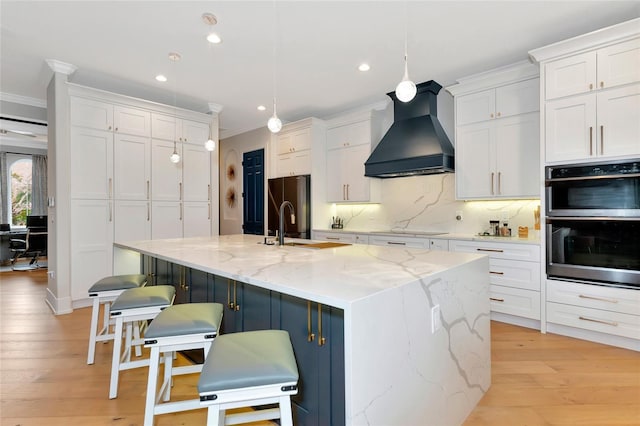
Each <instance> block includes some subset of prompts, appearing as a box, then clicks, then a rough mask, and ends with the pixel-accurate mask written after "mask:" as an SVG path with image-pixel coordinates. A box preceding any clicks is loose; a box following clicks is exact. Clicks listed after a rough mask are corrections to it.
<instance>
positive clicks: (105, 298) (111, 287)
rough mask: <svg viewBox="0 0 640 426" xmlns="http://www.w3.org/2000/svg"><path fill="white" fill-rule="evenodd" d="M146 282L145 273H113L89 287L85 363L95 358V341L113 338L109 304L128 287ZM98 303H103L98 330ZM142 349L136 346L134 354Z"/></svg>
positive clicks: (138, 353)
mask: <svg viewBox="0 0 640 426" xmlns="http://www.w3.org/2000/svg"><path fill="white" fill-rule="evenodd" d="M146 283H147V277H146V275H142V274H131V275H115V276H113V277H106V278H102V279H101V280H99V281H97V282H96V283H95V284H94V285H92V286H91V288H89V297H90V298H91V299H93V309H92V311H91V330H89V352H88V355H87V364H93V363H94V360H95V352H96V343H97V342H106V341H109V340H113V333H111V332H110V331H111V330H110V326H111V325H112V324H113V321H110V311H111V304H112V303H113V301H114V300H116V298H117V297H118V296H120V294H121V293H122V292H123V291H125V290H127V289H130V288H136V287H144V285H145V284H146ZM100 305H103V309H104V311H103V317H102V327H101V328H100V330H98V316H99V312H100ZM136 337H140V336H139V330H138V331H136ZM141 354H142V350H141V349H140V347H139V346H136V355H137V356H140V355H141Z"/></svg>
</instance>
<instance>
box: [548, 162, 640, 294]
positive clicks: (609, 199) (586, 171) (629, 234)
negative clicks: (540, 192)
mask: <svg viewBox="0 0 640 426" xmlns="http://www.w3.org/2000/svg"><path fill="white" fill-rule="evenodd" d="M545 173H546V176H545V186H546V191H545V197H546V198H545V201H546V203H545V204H546V212H545V213H546V241H547V247H546V249H547V276H548V277H549V278H555V279H561V280H570V281H578V282H584V283H587V284H598V285H609V286H616V287H626V288H633V289H637V290H640V159H637V160H632V161H629V160H627V161H618V162H608V163H601V164H571V165H565V166H549V167H547V168H546V169H545Z"/></svg>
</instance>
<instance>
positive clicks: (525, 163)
mask: <svg viewBox="0 0 640 426" xmlns="http://www.w3.org/2000/svg"><path fill="white" fill-rule="evenodd" d="M459 81H460V83H459V84H456V85H454V86H451V87H448V88H447V90H448V91H449V92H450V93H452V94H453V95H454V97H455V111H456V113H455V117H456V138H455V140H456V146H455V148H456V197H457V198H458V199H462V200H467V199H469V200H473V199H498V198H509V199H514V198H535V197H539V196H540V195H539V194H540V187H539V182H540V180H539V178H538V177H539V174H540V162H539V158H540V154H539V150H540V142H539V140H540V130H539V129H540V119H539V113H538V110H539V106H540V96H539V85H540V83H539V78H538V69H537V67H536V66H534V65H531V64H530V63H528V62H525V63H518V64H515V65H512V66H509V67H504V68H500V69H497V70H492V71H488V72H486V73H482V74H478V75H476V76H471V77H467V78H463V79H460V80H459Z"/></svg>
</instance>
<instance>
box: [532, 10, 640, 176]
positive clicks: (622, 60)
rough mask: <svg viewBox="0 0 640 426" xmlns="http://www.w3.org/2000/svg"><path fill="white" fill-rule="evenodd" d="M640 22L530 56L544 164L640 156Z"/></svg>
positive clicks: (570, 40)
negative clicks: (537, 79) (536, 71)
mask: <svg viewBox="0 0 640 426" xmlns="http://www.w3.org/2000/svg"><path fill="white" fill-rule="evenodd" d="M639 29H640V20H638V19H634V20H631V21H628V22H623V23H621V24H618V25H614V26H612V27H608V28H603V29H601V30H599V31H595V32H593V33H588V34H585V35H582V36H579V37H575V38H572V39H568V40H565V41H563V42H560V43H555V44H553V45H550V46H546V47H542V48H539V49H536V50H533V51H531V52H529V54H530V55H531V56H532V57H533V58H535V59H536V60H538V61H539V62H540V69H541V71H542V73H541V76H542V81H541V86H542V88H543V92H542V93H543V94H544V99H543V105H544V124H543V130H544V135H543V136H544V139H543V140H544V155H545V159H544V160H545V164H553V163H572V162H584V161H596V160H603V159H618V158H635V157H637V156H638V155H640V30H639Z"/></svg>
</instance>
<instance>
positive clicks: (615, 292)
mask: <svg viewBox="0 0 640 426" xmlns="http://www.w3.org/2000/svg"><path fill="white" fill-rule="evenodd" d="M547 300H548V301H549V302H557V303H566V304H569V305H575V306H579V307H585V308H593V309H601V310H605V311H611V312H619V313H623V314H631V315H640V291H638V290H630V289H626V288H612V287H603V286H599V285H589V284H580V283H572V282H567V281H556V280H547Z"/></svg>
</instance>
